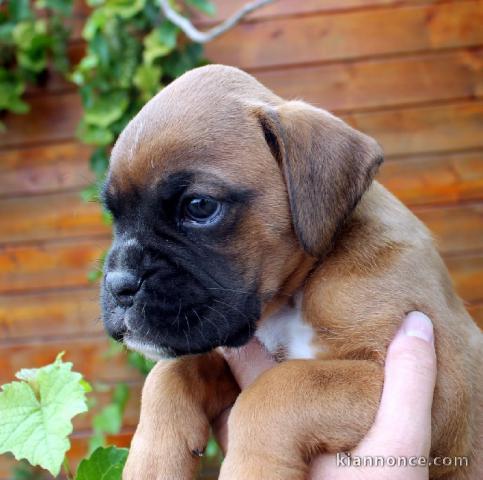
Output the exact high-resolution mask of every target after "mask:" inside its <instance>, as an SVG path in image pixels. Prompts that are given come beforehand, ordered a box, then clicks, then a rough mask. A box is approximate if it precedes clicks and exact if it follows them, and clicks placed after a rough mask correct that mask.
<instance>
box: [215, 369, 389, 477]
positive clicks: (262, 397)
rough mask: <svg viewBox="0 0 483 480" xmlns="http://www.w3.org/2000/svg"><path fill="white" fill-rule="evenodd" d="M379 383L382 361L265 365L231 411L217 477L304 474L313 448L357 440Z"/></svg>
mask: <svg viewBox="0 0 483 480" xmlns="http://www.w3.org/2000/svg"><path fill="white" fill-rule="evenodd" d="M382 384H383V367H381V366H380V365H378V364H376V363H373V362H369V361H363V360H327V361H318V360H293V361H287V362H285V363H282V364H280V365H278V366H276V367H274V368H273V369H271V370H269V371H267V372H265V373H264V374H263V375H261V376H260V377H259V378H258V379H257V380H256V381H255V382H254V383H253V384H252V385H251V386H250V387H249V388H248V389H246V390H244V391H243V392H242V393H241V395H240V396H239V397H238V400H237V401H236V403H235V405H234V407H233V409H232V411H231V413H230V417H229V420H228V453H227V456H226V458H225V461H224V462H223V466H222V470H221V475H220V480H259V479H262V478H263V479H264V480H299V479H300V480H304V479H305V478H306V477H307V473H308V466H309V463H310V461H311V459H312V458H313V457H314V456H315V455H316V454H317V453H319V452H340V451H347V450H350V449H352V448H353V447H355V446H356V445H357V444H358V443H359V442H360V440H361V439H362V438H363V437H364V435H365V434H366V433H367V431H368V430H369V427H370V426H371V425H372V423H373V421H374V418H375V414H376V411H377V408H378V405H379V400H380V395H381V391H382Z"/></svg>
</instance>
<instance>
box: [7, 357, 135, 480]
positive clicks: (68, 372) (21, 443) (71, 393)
mask: <svg viewBox="0 0 483 480" xmlns="http://www.w3.org/2000/svg"><path fill="white" fill-rule="evenodd" d="M62 356H63V353H60V354H59V355H58V356H57V358H56V359H55V361H54V362H53V363H51V364H50V365H46V366H45V367H41V368H35V369H22V370H20V371H19V372H18V373H17V374H16V377H17V378H18V380H19V381H14V382H12V383H8V384H6V385H3V386H2V388H1V391H0V454H1V453H6V452H9V453H12V454H13V455H14V456H15V458H16V459H17V460H22V459H25V460H27V461H28V462H29V463H30V464H31V465H33V466H35V465H39V466H41V467H43V468H44V469H46V470H48V471H49V472H50V473H51V474H52V475H54V476H56V475H57V474H58V473H59V472H60V470H61V467H62V465H64V471H65V473H66V475H67V477H69V478H71V476H72V475H71V473H70V468H69V466H68V462H67V457H66V456H65V454H66V452H67V450H68V449H69V448H70V441H69V438H68V436H69V435H70V434H71V433H72V418H73V417H75V416H76V415H78V414H80V413H83V412H86V411H87V399H86V393H88V392H90V391H91V387H90V385H89V384H88V383H87V382H86V381H85V380H84V379H83V378H82V375H81V374H80V373H77V372H73V371H72V363H70V362H64V361H63V360H62ZM115 395H116V397H117V402H118V404H119V408H121V409H122V408H123V406H122V405H125V402H126V400H127V393H126V390H125V389H123V388H120V387H118V388H117V389H116V391H115ZM103 412H106V410H103ZM107 416H108V415H106V414H105V413H104V414H102V413H101V414H100V415H99V416H98V417H97V418H98V419H100V420H98V421H99V422H101V423H102V421H106V420H105V419H106V417H107ZM121 416H122V415H121ZM108 424H110V423H109V421H108ZM116 425H117V424H116ZM127 452H128V450H127V449H124V448H117V447H109V448H104V447H99V448H97V449H95V451H94V452H93V453H92V455H91V456H90V457H89V458H88V459H84V460H82V461H81V463H80V465H79V468H78V470H77V475H76V477H75V478H76V480H100V479H104V480H120V479H121V473H122V469H123V466H124V463H125V461H126V458H127ZM14 476H15V478H17V479H18V480H20V479H24V480H28V479H30V480H33V479H36V478H37V479H40V478H43V476H42V475H41V474H39V473H38V472H37V471H36V470H35V469H32V468H29V467H28V464H25V463H24V462H22V463H21V464H20V465H19V466H18V467H17V468H16V469H15V473H14Z"/></svg>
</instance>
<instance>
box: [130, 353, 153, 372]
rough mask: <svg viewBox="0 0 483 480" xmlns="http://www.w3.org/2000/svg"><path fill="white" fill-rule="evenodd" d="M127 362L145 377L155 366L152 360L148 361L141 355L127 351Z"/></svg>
mask: <svg viewBox="0 0 483 480" xmlns="http://www.w3.org/2000/svg"><path fill="white" fill-rule="evenodd" d="M127 360H128V362H129V365H131V367H134V368H135V369H137V370H138V371H139V372H141V373H142V374H143V375H147V374H148V373H149V372H150V371H151V369H152V368H153V367H154V365H156V362H154V361H153V360H148V359H147V358H146V357H144V356H143V355H141V354H140V353H138V352H133V351H129V352H128V353H127Z"/></svg>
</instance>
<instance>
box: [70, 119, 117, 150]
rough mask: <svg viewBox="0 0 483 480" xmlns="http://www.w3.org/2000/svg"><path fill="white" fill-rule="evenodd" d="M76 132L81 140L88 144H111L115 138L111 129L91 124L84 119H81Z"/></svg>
mask: <svg viewBox="0 0 483 480" xmlns="http://www.w3.org/2000/svg"><path fill="white" fill-rule="evenodd" d="M75 133H76V135H77V138H78V139H79V140H81V141H82V142H84V143H87V144H88V145H97V146H100V147H102V146H104V145H109V144H110V143H112V141H113V140H114V135H113V134H112V132H111V131H110V130H108V129H107V128H99V127H95V126H93V125H89V124H88V123H86V122H85V121H84V120H81V121H80V123H79V125H78V126H77V129H76V132H75Z"/></svg>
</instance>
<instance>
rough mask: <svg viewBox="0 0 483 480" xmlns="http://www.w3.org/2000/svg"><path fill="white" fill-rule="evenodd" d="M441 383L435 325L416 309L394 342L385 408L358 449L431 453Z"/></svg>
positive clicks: (389, 355)
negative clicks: (436, 397) (437, 390)
mask: <svg viewBox="0 0 483 480" xmlns="http://www.w3.org/2000/svg"><path fill="white" fill-rule="evenodd" d="M435 382H436V355H435V350H434V337H433V325H432V323H431V320H430V319H429V318H428V317H427V316H426V315H424V314H423V313H421V312H411V313H409V314H408V315H407V317H406V318H405V319H404V321H403V324H402V326H401V328H400V330H399V331H398V333H397V334H396V337H395V338H394V340H393V341H392V343H391V345H390V346H389V349H388V352H387V358H386V366H385V380H384V389H383V393H382V398H381V404H380V407H379V411H378V413H377V416H376V420H375V422H374V425H373V427H372V429H371V431H370V432H369V434H368V435H367V437H366V438H365V439H364V440H363V442H362V443H361V445H360V447H359V449H358V450H367V451H368V452H372V453H374V452H375V450H376V449H377V450H378V452H379V453H380V454H387V455H403V456H413V455H415V456H427V455H429V449H430V445H431V406H432V403H433V392H434V385H435Z"/></svg>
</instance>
